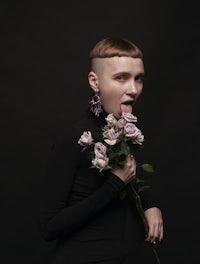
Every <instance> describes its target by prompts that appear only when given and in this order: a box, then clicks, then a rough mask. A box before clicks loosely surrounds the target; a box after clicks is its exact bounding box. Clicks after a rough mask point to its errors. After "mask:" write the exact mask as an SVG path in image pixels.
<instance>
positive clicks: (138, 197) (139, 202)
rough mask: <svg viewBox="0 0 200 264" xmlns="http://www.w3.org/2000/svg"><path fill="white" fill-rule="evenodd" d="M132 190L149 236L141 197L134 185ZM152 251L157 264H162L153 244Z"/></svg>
mask: <svg viewBox="0 0 200 264" xmlns="http://www.w3.org/2000/svg"><path fill="white" fill-rule="evenodd" d="M131 188H132V191H133V195H134V198H135V202H136V207H137V209H138V212H139V214H140V216H141V218H142V221H143V224H144V229H145V232H146V234H148V231H149V227H148V223H147V220H146V217H145V214H144V210H143V207H142V203H141V199H140V196H139V194H138V193H137V191H136V190H135V188H134V186H133V184H131ZM151 249H152V252H153V255H154V257H155V260H156V264H160V258H159V256H158V253H157V251H156V249H155V247H154V245H153V244H151Z"/></svg>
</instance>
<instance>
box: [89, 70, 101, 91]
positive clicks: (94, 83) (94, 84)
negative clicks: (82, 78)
mask: <svg viewBox="0 0 200 264" xmlns="http://www.w3.org/2000/svg"><path fill="white" fill-rule="evenodd" d="M88 81H89V84H90V87H91V88H92V90H93V91H94V92H95V93H98V92H99V88H98V86H99V85H98V76H97V75H96V73H94V72H92V71H91V72H89V74H88Z"/></svg>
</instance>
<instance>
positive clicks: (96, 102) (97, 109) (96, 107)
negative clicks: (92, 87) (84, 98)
mask: <svg viewBox="0 0 200 264" xmlns="http://www.w3.org/2000/svg"><path fill="white" fill-rule="evenodd" d="M89 104H90V111H91V112H92V113H94V114H95V116H97V117H98V116H99V114H100V113H101V112H102V111H103V110H102V108H101V99H100V97H99V95H98V94H95V95H94V96H93V97H92V100H91V101H90V102H89Z"/></svg>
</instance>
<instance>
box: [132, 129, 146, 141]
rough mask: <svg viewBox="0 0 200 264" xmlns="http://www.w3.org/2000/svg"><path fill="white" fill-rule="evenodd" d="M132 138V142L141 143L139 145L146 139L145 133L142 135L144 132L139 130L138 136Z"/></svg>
mask: <svg viewBox="0 0 200 264" xmlns="http://www.w3.org/2000/svg"><path fill="white" fill-rule="evenodd" d="M138 130H139V129H138ZM131 140H132V142H133V143H134V144H139V145H141V144H142V142H143V141H144V135H142V132H141V131H140V130H139V132H138V134H137V135H136V137H134V138H132V139H131Z"/></svg>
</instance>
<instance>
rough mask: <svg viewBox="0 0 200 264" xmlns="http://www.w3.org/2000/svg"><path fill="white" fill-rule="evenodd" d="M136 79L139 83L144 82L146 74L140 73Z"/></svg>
mask: <svg viewBox="0 0 200 264" xmlns="http://www.w3.org/2000/svg"><path fill="white" fill-rule="evenodd" d="M135 81H136V82H139V83H143V82H144V75H143V74H140V75H138V76H136V77H135Z"/></svg>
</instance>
